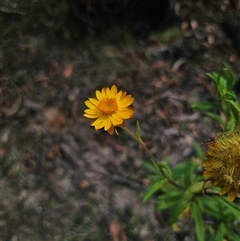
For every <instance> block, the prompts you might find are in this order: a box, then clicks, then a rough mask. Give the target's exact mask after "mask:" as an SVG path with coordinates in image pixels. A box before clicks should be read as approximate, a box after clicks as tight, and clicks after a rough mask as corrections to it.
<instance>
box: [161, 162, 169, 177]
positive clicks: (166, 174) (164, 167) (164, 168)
mask: <svg viewBox="0 0 240 241" xmlns="http://www.w3.org/2000/svg"><path fill="white" fill-rule="evenodd" d="M158 166H159V168H161V169H162V171H163V172H164V174H165V176H166V177H167V178H171V177H172V171H171V169H170V168H169V166H168V165H167V164H166V163H164V162H161V163H158Z"/></svg>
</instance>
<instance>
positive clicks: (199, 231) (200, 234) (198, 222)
mask: <svg viewBox="0 0 240 241" xmlns="http://www.w3.org/2000/svg"><path fill="white" fill-rule="evenodd" d="M192 216H193V219H194V221H195V227H196V236H197V240H198V241H204V240H205V230H204V224H203V218H202V215H201V211H200V209H199V207H198V205H197V203H196V202H194V203H192Z"/></svg>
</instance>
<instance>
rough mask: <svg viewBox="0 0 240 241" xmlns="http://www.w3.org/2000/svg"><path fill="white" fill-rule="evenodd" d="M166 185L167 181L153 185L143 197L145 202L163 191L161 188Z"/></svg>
mask: <svg viewBox="0 0 240 241" xmlns="http://www.w3.org/2000/svg"><path fill="white" fill-rule="evenodd" d="M165 183H166V180H161V181H158V182H156V183H154V184H152V185H151V186H150V187H149V188H148V190H147V192H146V193H145V195H144V197H143V202H146V201H147V200H148V199H149V198H150V197H151V196H152V195H153V194H154V193H155V192H157V191H158V190H160V189H161V187H162V186H163V185H164V184H165Z"/></svg>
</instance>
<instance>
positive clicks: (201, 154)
mask: <svg viewBox="0 0 240 241" xmlns="http://www.w3.org/2000/svg"><path fill="white" fill-rule="evenodd" d="M193 149H194V151H195V152H196V154H197V157H198V158H200V159H201V160H202V161H203V160H205V158H206V157H205V155H204V152H203V150H202V148H201V147H200V145H199V144H198V143H196V142H195V141H194V142H193ZM196 166H197V165H196Z"/></svg>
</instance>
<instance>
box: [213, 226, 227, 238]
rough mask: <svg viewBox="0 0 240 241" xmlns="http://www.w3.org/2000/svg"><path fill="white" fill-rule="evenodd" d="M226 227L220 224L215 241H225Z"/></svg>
mask: <svg viewBox="0 0 240 241" xmlns="http://www.w3.org/2000/svg"><path fill="white" fill-rule="evenodd" d="M225 231H226V227H225V225H224V224H223V223H220V224H219V226H218V229H217V230H216V231H215V235H214V236H215V238H216V239H215V240H223V238H224V234H225Z"/></svg>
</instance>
